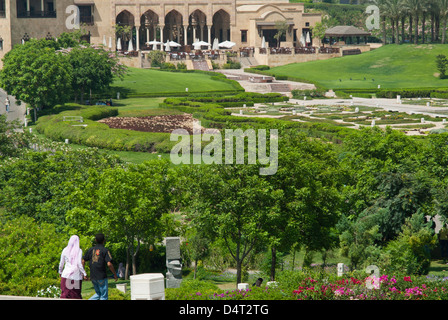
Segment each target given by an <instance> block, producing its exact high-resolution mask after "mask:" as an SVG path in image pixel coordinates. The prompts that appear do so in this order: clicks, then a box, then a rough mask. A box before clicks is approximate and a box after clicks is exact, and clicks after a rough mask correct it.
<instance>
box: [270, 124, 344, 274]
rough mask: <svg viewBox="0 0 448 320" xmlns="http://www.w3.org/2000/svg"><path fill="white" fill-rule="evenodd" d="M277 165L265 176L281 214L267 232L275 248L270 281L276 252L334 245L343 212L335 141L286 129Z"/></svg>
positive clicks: (340, 179) (273, 271)
mask: <svg viewBox="0 0 448 320" xmlns="http://www.w3.org/2000/svg"><path fill="white" fill-rule="evenodd" d="M282 137H283V138H282V139H281V140H280V141H281V142H280V148H279V169H278V172H277V173H276V174H275V175H272V176H268V177H266V180H267V181H268V182H269V183H270V184H271V186H272V187H273V189H274V190H276V191H277V192H279V195H281V197H280V196H279V197H278V200H277V203H278V207H279V208H278V211H279V214H278V215H277V216H275V219H271V223H269V224H268V225H267V226H266V228H265V230H266V231H267V232H268V236H269V245H270V247H271V280H274V278H275V264H276V253H277V251H280V250H282V251H288V249H287V248H290V247H292V246H294V245H298V246H301V247H304V248H305V249H306V250H309V251H316V250H322V249H327V250H328V249H330V248H331V247H332V246H333V245H334V244H335V240H337V238H336V237H335V235H334V232H333V229H334V227H335V225H336V223H337V221H338V218H339V216H340V212H339V209H338V208H339V207H340V200H341V198H340V193H341V192H340V189H341V183H342V174H341V173H342V171H341V168H340V167H339V165H338V162H337V158H336V153H335V152H334V150H333V149H332V147H331V145H328V144H326V143H323V142H321V141H319V140H315V139H310V138H308V137H306V136H305V135H304V134H295V133H289V134H288V133H286V132H283V133H282Z"/></svg>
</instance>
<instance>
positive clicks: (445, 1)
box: [438, 0, 448, 44]
mask: <svg viewBox="0 0 448 320" xmlns="http://www.w3.org/2000/svg"><path fill="white" fill-rule="evenodd" d="M438 4H439V10H440V11H439V12H440V20H441V21H442V43H443V44H444V43H445V41H446V27H447V20H448V0H438Z"/></svg>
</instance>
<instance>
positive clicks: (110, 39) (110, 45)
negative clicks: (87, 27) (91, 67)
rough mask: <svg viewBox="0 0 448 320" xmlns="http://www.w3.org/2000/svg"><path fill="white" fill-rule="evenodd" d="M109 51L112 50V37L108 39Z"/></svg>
mask: <svg viewBox="0 0 448 320" xmlns="http://www.w3.org/2000/svg"><path fill="white" fill-rule="evenodd" d="M109 49H112V37H109Z"/></svg>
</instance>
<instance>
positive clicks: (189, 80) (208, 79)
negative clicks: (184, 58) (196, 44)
mask: <svg viewBox="0 0 448 320" xmlns="http://www.w3.org/2000/svg"><path fill="white" fill-rule="evenodd" d="M218 76H219V75H218ZM235 86H236V84H235V83H233V82H232V81H222V80H217V77H214V76H211V75H210V74H207V73H201V72H168V71H160V70H156V69H138V68H129V72H128V74H127V75H126V76H125V78H124V79H123V80H117V81H115V83H113V85H112V87H113V88H115V89H116V90H117V91H120V89H121V90H122V91H121V92H127V94H128V95H129V96H144V95H154V94H162V95H163V94H165V93H166V94H167V95H168V94H169V95H172V94H173V93H185V92H186V90H185V88H188V92H189V93H192V92H193V93H194V92H213V91H233V90H235Z"/></svg>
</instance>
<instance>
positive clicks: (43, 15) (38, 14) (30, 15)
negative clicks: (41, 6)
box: [17, 11, 56, 18]
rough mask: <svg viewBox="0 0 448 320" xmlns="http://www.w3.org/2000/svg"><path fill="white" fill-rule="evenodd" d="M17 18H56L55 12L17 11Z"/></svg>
mask: <svg viewBox="0 0 448 320" xmlns="http://www.w3.org/2000/svg"><path fill="white" fill-rule="evenodd" d="M17 18H56V11H18V12H17Z"/></svg>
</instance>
